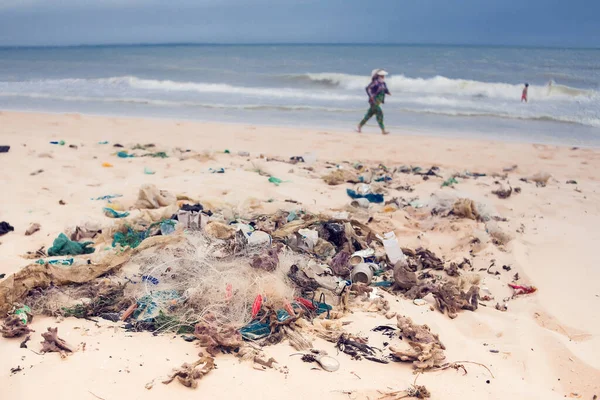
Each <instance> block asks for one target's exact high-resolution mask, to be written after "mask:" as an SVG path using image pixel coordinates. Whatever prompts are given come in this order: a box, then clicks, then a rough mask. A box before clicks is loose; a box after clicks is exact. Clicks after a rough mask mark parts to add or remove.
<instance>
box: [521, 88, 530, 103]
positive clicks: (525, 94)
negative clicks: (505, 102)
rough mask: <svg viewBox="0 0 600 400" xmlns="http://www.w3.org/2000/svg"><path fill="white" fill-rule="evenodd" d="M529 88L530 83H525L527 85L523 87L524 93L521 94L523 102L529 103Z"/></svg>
mask: <svg viewBox="0 0 600 400" xmlns="http://www.w3.org/2000/svg"><path fill="white" fill-rule="evenodd" d="M528 90H529V83H526V84H525V87H524V88H523V94H522V95H521V103H522V102H525V103H527V91H528Z"/></svg>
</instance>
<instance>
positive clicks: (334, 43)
mask: <svg viewBox="0 0 600 400" xmlns="http://www.w3.org/2000/svg"><path fill="white" fill-rule="evenodd" d="M142 46H145V47H160V46H190V47H192V46H440V47H497V48H514V47H519V48H530V49H572V50H600V47H588V46H582V47H576V46H565V45H562V46H559V45H525V44H481V43H480V44H477V43H471V44H469V43H437V42H423V43H417V42H256V43H236V42H223V43H218V42H216V43H211V42H139V43H135V42H131V43H97V44H89V43H82V44H63V45H61V44H55V45H43V44H40V45H0V49H3V50H4V49H52V48H86V47H142Z"/></svg>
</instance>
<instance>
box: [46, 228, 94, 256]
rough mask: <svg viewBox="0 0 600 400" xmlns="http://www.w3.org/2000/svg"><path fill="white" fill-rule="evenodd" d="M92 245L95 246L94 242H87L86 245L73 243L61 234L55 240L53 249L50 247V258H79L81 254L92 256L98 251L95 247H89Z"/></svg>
mask: <svg viewBox="0 0 600 400" xmlns="http://www.w3.org/2000/svg"><path fill="white" fill-rule="evenodd" d="M92 244H93V242H85V243H79V242H73V241H71V240H69V238H68V237H67V236H66V235H65V234H64V233H61V234H60V235H58V237H57V238H56V239H54V243H53V244H52V247H50V248H49V249H48V255H49V256H50V257H54V256H77V255H80V254H91V253H93V252H94V251H95V250H96V249H94V248H93V247H88V246H90V245H92Z"/></svg>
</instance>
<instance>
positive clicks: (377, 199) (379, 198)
mask: <svg viewBox="0 0 600 400" xmlns="http://www.w3.org/2000/svg"><path fill="white" fill-rule="evenodd" d="M346 193H347V194H348V196H350V197H352V198H353V199H363V198H364V199H367V200H369V202H370V203H383V195H382V194H377V193H368V194H365V195H362V194H358V193H356V191H355V190H352V189H346Z"/></svg>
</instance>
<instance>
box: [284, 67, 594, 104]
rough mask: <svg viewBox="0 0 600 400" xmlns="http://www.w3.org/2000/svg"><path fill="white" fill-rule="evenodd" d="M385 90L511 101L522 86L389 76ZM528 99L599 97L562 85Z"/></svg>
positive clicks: (340, 77)
mask: <svg viewBox="0 0 600 400" xmlns="http://www.w3.org/2000/svg"><path fill="white" fill-rule="evenodd" d="M283 77H284V79H289V80H293V81H298V82H307V83H311V84H313V85H319V86H323V87H329V88H342V89H347V90H359V89H360V90H363V89H364V88H365V86H366V85H368V83H369V78H368V76H367V77H365V76H359V75H349V74H339V73H314V74H310V73H308V74H298V75H284V76H283ZM386 81H387V85H388V88H389V89H390V91H392V93H393V92H394V91H400V92H404V93H428V94H446V95H459V96H472V97H487V98H499V99H514V98H515V97H518V96H519V94H520V92H521V90H522V89H523V84H522V83H520V84H510V83H493V82H480V81H473V80H468V79H450V78H446V77H444V76H435V77H433V78H408V77H406V76H404V75H392V76H390V77H388V78H387V79H386ZM529 92H530V96H537V97H538V98H539V99H552V98H556V97H564V98H571V99H574V100H575V99H581V98H586V97H587V98H589V97H594V96H597V95H598V92H596V91H594V90H584V89H578V88H574V87H570V86H564V85H557V84H552V85H542V86H539V85H538V86H536V85H531V86H530V88H529Z"/></svg>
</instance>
